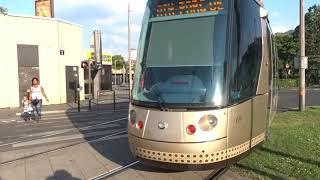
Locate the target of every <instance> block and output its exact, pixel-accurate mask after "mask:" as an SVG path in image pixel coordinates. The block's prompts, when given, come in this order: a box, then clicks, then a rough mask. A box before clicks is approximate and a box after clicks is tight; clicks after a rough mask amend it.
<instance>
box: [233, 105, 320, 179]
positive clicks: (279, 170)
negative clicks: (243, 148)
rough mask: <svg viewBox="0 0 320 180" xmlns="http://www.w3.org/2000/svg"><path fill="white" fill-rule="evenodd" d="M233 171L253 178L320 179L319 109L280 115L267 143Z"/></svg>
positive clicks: (274, 122)
mask: <svg viewBox="0 0 320 180" xmlns="http://www.w3.org/2000/svg"><path fill="white" fill-rule="evenodd" d="M232 169H233V170H234V171H237V172H239V173H240V174H242V175H244V176H248V177H251V178H253V179H320V107H312V108H308V109H307V110H306V111H305V112H302V113H300V112H286V113H279V114H277V115H276V117H275V119H274V121H273V123H272V125H271V128H270V138H269V139H268V141H267V142H266V143H264V144H263V145H262V146H261V147H259V148H258V149H256V151H254V152H253V153H252V154H251V155H250V156H249V157H247V158H245V159H243V160H241V161H240V162H238V163H237V164H235V165H234V166H233V167H232Z"/></svg>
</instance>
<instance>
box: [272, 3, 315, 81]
mask: <svg viewBox="0 0 320 180" xmlns="http://www.w3.org/2000/svg"><path fill="white" fill-rule="evenodd" d="M305 23H306V56H308V57H309V68H308V70H307V71H306V80H307V85H309V86H311V85H314V84H318V83H319V80H320V5H314V6H312V7H310V8H309V10H308V12H307V13H306V15H305ZM275 39H276V47H277V49H278V56H279V63H278V69H279V77H280V78H284V77H285V74H284V73H285V72H284V66H285V64H286V63H287V62H288V63H289V64H290V65H291V70H293V71H292V74H291V75H292V76H293V77H295V76H297V77H298V72H299V71H298V70H294V69H293V68H294V67H293V65H294V58H295V57H298V56H299V54H298V52H299V26H297V27H296V28H295V30H294V32H293V33H292V34H285V35H277V36H276V37H275ZM291 78H292V77H291Z"/></svg>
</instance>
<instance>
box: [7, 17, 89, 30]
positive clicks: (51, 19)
mask: <svg viewBox="0 0 320 180" xmlns="http://www.w3.org/2000/svg"><path fill="white" fill-rule="evenodd" d="M5 16H9V17H16V18H29V19H40V20H49V21H57V22H62V23H66V24H70V25H73V26H78V27H80V28H83V27H84V26H83V25H80V24H76V23H72V22H69V21H65V20H62V19H58V18H50V17H40V16H26V15H18V14H8V15H5Z"/></svg>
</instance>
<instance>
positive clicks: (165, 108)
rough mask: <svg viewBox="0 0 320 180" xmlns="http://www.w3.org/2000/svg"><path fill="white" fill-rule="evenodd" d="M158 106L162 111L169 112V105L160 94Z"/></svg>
mask: <svg viewBox="0 0 320 180" xmlns="http://www.w3.org/2000/svg"><path fill="white" fill-rule="evenodd" d="M158 104H159V107H160V109H161V111H169V108H168V105H167V103H166V102H165V100H164V99H163V98H162V96H161V94H159V93H158Z"/></svg>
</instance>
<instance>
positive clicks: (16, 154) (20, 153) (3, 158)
mask: <svg viewBox="0 0 320 180" xmlns="http://www.w3.org/2000/svg"><path fill="white" fill-rule="evenodd" d="M47 151H48V147H46V146H42V147H34V148H29V149H19V150H13V151H6V152H0V163H4V162H8V161H12V160H16V159H21V158H24V157H27V156H31V155H34V154H39V153H43V152H47Z"/></svg>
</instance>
